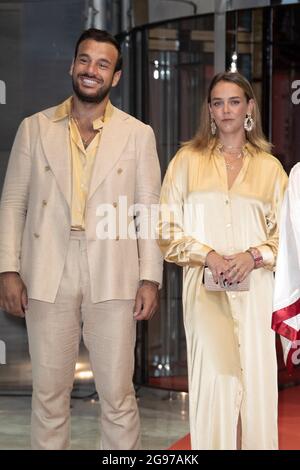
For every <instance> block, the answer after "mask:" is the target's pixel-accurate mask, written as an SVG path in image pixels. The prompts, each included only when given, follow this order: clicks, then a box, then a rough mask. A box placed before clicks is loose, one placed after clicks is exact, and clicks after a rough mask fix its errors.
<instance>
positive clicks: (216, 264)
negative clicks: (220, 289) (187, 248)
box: [205, 251, 229, 284]
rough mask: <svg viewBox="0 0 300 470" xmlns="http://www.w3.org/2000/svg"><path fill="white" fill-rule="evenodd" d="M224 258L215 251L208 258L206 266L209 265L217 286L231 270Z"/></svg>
mask: <svg viewBox="0 0 300 470" xmlns="http://www.w3.org/2000/svg"><path fill="white" fill-rule="evenodd" d="M224 258H225V257H224ZM224 258H223V256H221V255H219V254H218V253H216V252H215V251H210V252H209V253H208V255H207V256H206V260H205V264H207V266H208V267H209V269H210V270H211V272H212V275H213V278H214V281H215V283H216V284H217V283H218V282H219V281H220V279H221V278H222V276H223V275H224V274H225V272H226V271H227V270H228V268H229V265H228V261H227V260H225V259H224Z"/></svg>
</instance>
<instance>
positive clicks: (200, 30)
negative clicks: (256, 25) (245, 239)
mask: <svg viewBox="0 0 300 470" xmlns="http://www.w3.org/2000/svg"><path fill="white" fill-rule="evenodd" d="M213 27H214V19H213V15H207V16H203V17H201V18H192V19H183V20H180V21H173V22H166V23H164V24H160V25H159V26H158V27H154V28H153V27H152V28H151V27H149V29H145V30H144V31H142V32H141V33H140V35H137V34H136V33H134V34H135V36H134V37H131V38H130V39H129V43H130V45H129V47H130V49H131V52H132V53H133V52H137V53H136V54H135V57H134V58H133V57H132V54H131V64H132V65H133V62H134V66H133V67H131V71H132V78H133V76H134V70H136V71H137V74H136V76H135V77H134V78H135V80H136V86H135V98H134V97H132V100H135V104H136V107H135V109H134V110H133V109H132V111H134V112H135V115H137V116H139V117H141V118H142V120H144V121H145V122H149V124H150V125H151V126H152V127H153V130H154V132H155V135H156V139H157V148H158V153H159V158H160V163H161V168H162V175H164V173H165V170H166V168H167V165H168V163H169V161H170V160H171V158H172V157H173V156H174V154H175V153H176V151H177V149H178V148H179V146H180V143H181V142H183V141H187V140H189V139H190V138H191V137H192V136H193V134H194V133H195V131H196V129H197V127H198V124H199V114H200V107H201V104H202V102H203V99H204V96H205V91H206V89H207V86H208V83H209V81H210V80H211V78H212V76H213V63H214V55H213V50H214V30H213ZM141 45H143V47H142V54H140V52H139V51H140V47H141ZM126 47H127V48H128V38H127V46H126ZM139 77H142V78H140V79H139ZM141 82H142V85H141ZM141 86H143V95H142V98H141V100H142V102H143V105H141V104H140V103H139V101H140V96H141V93H142V90H141ZM181 283H182V273H181V269H180V268H179V267H177V266H175V265H170V264H166V265H165V270H164V287H163V290H162V292H161V312H160V314H159V315H157V316H155V317H154V318H153V319H152V320H151V322H149V324H148V325H147V326H146V325H143V326H140V325H139V334H138V345H137V352H138V354H137V356H138V357H137V365H138V368H137V369H138V370H137V375H136V378H137V379H139V380H142V381H145V382H146V383H149V384H151V385H156V386H161V387H165V388H172V389H173V390H176V389H179V390H186V389H187V379H186V376H187V370H186V346H185V335H184V328H183V321H182V301H181ZM141 330H143V331H141ZM146 330H147V333H148V334H146ZM145 341H147V343H145ZM143 342H144V346H145V347H146V355H145V356H144V357H143V358H142V356H141V354H142V351H143V349H144V348H143V346H142V343H143ZM143 361H144V362H143ZM140 367H142V368H143V372H141V371H139V368H140Z"/></svg>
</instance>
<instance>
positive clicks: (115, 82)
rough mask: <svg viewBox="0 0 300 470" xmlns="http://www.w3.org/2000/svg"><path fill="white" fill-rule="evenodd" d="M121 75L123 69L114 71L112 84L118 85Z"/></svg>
mask: <svg viewBox="0 0 300 470" xmlns="http://www.w3.org/2000/svg"><path fill="white" fill-rule="evenodd" d="M121 75H122V70H118V71H117V72H115V73H114V76H113V81H112V84H111V86H113V87H115V86H117V85H118V83H119V80H120V78H121Z"/></svg>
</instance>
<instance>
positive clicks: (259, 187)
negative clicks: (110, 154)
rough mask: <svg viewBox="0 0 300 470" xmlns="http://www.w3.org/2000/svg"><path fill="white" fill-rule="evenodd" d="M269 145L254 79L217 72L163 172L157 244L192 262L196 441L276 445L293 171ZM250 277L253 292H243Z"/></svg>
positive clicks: (188, 295) (188, 289) (189, 331)
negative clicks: (282, 246)
mask: <svg viewBox="0 0 300 470" xmlns="http://www.w3.org/2000/svg"><path fill="white" fill-rule="evenodd" d="M270 147H271V146H270V144H269V143H268V142H267V141H266V139H265V138H264V136H263V133H262V130H261V123H260V114H259V110H258V106H257V102H256V100H255V97H254V94H253V90H252V88H251V85H250V84H249V82H248V81H247V80H246V79H245V78H244V77H243V76H242V75H240V74H239V73H222V74H218V75H216V76H215V77H214V78H213V80H212V82H211V84H210V87H209V90H208V98H207V100H206V102H205V103H204V107H203V112H202V119H201V126H200V129H199V131H198V132H197V134H196V135H195V137H194V138H193V139H192V140H191V141H190V142H188V143H187V144H185V145H184V146H183V147H182V148H181V149H180V150H179V152H178V153H177V154H176V156H175V158H174V159H173V160H172V161H171V163H170V165H169V167H168V170H167V174H166V176H165V179H164V183H163V188H162V193H161V219H160V224H159V244H160V247H161V249H162V251H163V253H164V257H165V259H166V261H169V262H171V263H176V264H179V265H180V266H183V267H184V284H183V309H184V325H185V332H186V340H187V352H188V375H189V400H190V428H191V442H192V448H193V449H237V448H238V449H239V448H242V449H277V448H278V439H277V364H276V351H275V340H274V332H272V330H271V315H272V292H273V269H274V265H275V259H276V252H277V246H278V233H277V219H278V210H279V206H280V204H281V200H282V196H283V193H284V189H285V186H286V183H287V176H286V174H285V172H284V170H283V168H282V166H281V164H280V163H279V161H278V160H277V159H276V158H275V157H273V156H272V155H270V153H269V152H270ZM205 265H206V266H208V268H209V270H210V272H211V273H212V276H213V282H214V283H215V287H216V288H219V287H223V288H224V286H225V288H226V286H228V287H227V288H229V289H232V288H235V290H221V291H211V290H207V288H206V287H205V285H204V284H203V272H204V266H205ZM245 280H249V281H250V287H249V290H248V291H241V290H236V289H239V288H240V284H244V281H245Z"/></svg>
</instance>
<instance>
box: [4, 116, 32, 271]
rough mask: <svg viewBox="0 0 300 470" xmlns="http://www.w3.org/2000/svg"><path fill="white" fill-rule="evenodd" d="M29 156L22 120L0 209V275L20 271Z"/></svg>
mask: <svg viewBox="0 0 300 470" xmlns="http://www.w3.org/2000/svg"><path fill="white" fill-rule="evenodd" d="M30 172H31V156H30V146H29V131H28V124H27V120H26V119H25V120H24V121H23V122H22V123H21V125H20V127H19V129H18V132H17V134H16V137H15V140H14V144H13V147H12V151H11V154H10V158H9V162H8V168H7V172H6V177H5V181H4V186H3V191H2V198H1V205H0V272H5V271H16V272H19V270H20V253H21V243H22V236H23V230H24V224H25V217H26V211H27V203H28V195H29V180H30Z"/></svg>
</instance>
